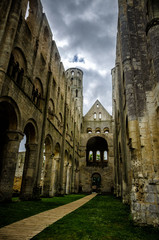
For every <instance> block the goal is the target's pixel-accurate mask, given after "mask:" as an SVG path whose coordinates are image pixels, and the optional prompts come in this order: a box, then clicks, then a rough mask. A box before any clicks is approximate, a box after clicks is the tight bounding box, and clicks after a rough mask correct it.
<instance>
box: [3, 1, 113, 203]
mask: <svg viewBox="0 0 159 240" xmlns="http://www.w3.org/2000/svg"><path fill="white" fill-rule="evenodd" d="M28 3H29V4H28ZM28 9H29V11H28ZM0 12H1V16H0V46H1V47H0V201H9V200H11V197H12V193H13V189H14V191H20V198H21V199H25V200H28V199H37V198H39V196H40V193H42V195H43V196H48V197H51V196H54V195H56V194H69V193H76V192H79V188H80V186H79V183H80V182H82V184H83V185H84V184H85V183H86V181H87V180H86V181H85V180H84V178H83V174H84V171H83V165H86V159H85V157H86V154H85V153H84V149H86V146H84V144H85V145H86V144H87V141H85V139H84V140H81V134H83V136H84V134H85V130H84V129H85V128H86V118H87V117H86V116H85V117H84V122H83V72H82V71H81V70H80V69H77V68H71V69H68V70H67V71H65V69H64V67H63V64H62V62H61V59H60V55H59V52H58V49H57V46H56V43H55V41H54V40H53V36H52V33H51V30H50V27H49V24H48V21H47V18H46V15H45V14H44V13H43V9H42V5H41V2H40V0H30V1H28V0H16V1H12V0H9V1H5V0H2V1H1V3H0ZM101 111H102V114H103V116H104V119H105V120H106V116H107V117H108V121H107V120H106V122H105V123H104V122H103V120H102V119H100V120H99V122H100V124H98V125H97V127H100V128H101V129H102V131H103V128H105V127H107V128H109V130H110V132H109V133H106V132H105V133H104V132H101V135H102V138H103V139H104V140H103V141H104V144H105V148H106V151H107V152H109V157H108V159H107V161H105V163H102V164H101V166H100V167H98V168H94V170H95V171H98V172H99V174H100V176H101V184H102V187H101V190H102V191H110V190H111V188H112V185H113V184H112V178H113V177H112V174H113V171H112V169H113V151H112V127H111V123H110V122H111V116H110V115H109V114H108V113H106V112H104V111H105V110H104V111H103V110H101ZM104 114H105V115H104ZM88 125H89V124H88ZM82 129H83V130H82ZM106 130H107V129H105V131H106ZM86 135H87V139H89V137H88V134H87V133H86ZM93 135H94V136H99V135H100V134H96V133H93ZM93 135H92V136H93ZM107 135H108V136H110V137H108V136H107ZM24 136H25V137H26V144H25V148H26V152H25V156H24V159H23V160H24V162H23V169H22V166H20V168H19V164H20V163H19V160H18V152H19V146H20V143H21V141H22V139H23V138H24ZM80 144H82V150H81V145H80ZM101 151H103V153H104V150H103V149H102V150H101ZM81 156H82V160H81ZM102 159H103V157H102ZM17 160H18V161H17ZM81 161H82V163H80V162H81ZM102 161H103V160H102ZM84 162H85V163H84ZM103 164H104V165H103ZM80 168H82V171H81V169H80ZM19 169H20V170H21V171H19ZM89 169H91V167H90V168H89ZM17 170H18V171H17ZM94 170H91V171H92V174H93V173H94ZM80 172H81V173H80ZM85 174H86V175H87V172H86V171H85ZM96 177H97V175H94V178H96ZM88 178H89V180H88V181H89V185H90V184H91V183H90V181H91V178H92V176H91V175H89V176H88V175H87V176H86V179H88ZM104 179H105V180H104ZM105 184H106V186H105ZM13 186H14V187H13ZM85 186H86V185H85ZM83 191H92V189H91V187H90V186H89V187H88V186H86V187H84V188H83Z"/></svg>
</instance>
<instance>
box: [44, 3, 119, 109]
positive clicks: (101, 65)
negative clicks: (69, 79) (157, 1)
mask: <svg viewBox="0 0 159 240" xmlns="http://www.w3.org/2000/svg"><path fill="white" fill-rule="evenodd" d="M41 2H42V5H43V11H44V12H45V13H46V16H47V19H48V21H49V24H50V27H51V29H52V33H53V39H54V40H55V41H56V44H57V47H58V49H59V52H60V55H61V60H62V62H63V64H64V67H65V70H67V69H68V68H71V67H78V68H80V69H81V70H82V71H83V72H84V78H83V85H84V92H83V95H84V110H83V111H84V114H86V113H87V111H88V110H89V109H90V107H91V106H92V105H93V104H94V102H95V101H96V99H98V100H99V101H100V102H101V103H102V105H103V106H104V107H105V108H106V109H107V111H108V112H109V113H111V112H112V107H111V105H112V92H111V90H112V86H111V69H112V68H113V67H114V64H115V45H116V32H117V30H116V29H117V0H41Z"/></svg>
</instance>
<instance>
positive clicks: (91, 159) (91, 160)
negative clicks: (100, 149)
mask: <svg viewBox="0 0 159 240" xmlns="http://www.w3.org/2000/svg"><path fill="white" fill-rule="evenodd" d="M89 161H90V162H93V152H92V151H89Z"/></svg>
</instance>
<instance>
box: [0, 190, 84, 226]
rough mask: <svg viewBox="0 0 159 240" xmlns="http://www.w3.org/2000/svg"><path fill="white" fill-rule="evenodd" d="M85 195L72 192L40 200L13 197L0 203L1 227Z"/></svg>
mask: <svg viewBox="0 0 159 240" xmlns="http://www.w3.org/2000/svg"><path fill="white" fill-rule="evenodd" d="M84 196H85V195H84V194H71V195H65V196H63V197H53V198H42V199H41V200H40V201H19V199H18V198H13V199H12V202H11V203H0V227H3V226H5V225H8V224H11V223H13V222H16V221H19V220H21V219H24V218H26V217H30V216H32V215H35V214H37V213H40V212H43V211H46V210H49V209H52V208H56V207H59V206H61V205H64V204H67V203H70V202H73V201H75V200H77V199H80V198H82V197H84Z"/></svg>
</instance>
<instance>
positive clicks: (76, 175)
mask: <svg viewBox="0 0 159 240" xmlns="http://www.w3.org/2000/svg"><path fill="white" fill-rule="evenodd" d="M78 192H79V169H76V170H75V193H78Z"/></svg>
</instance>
